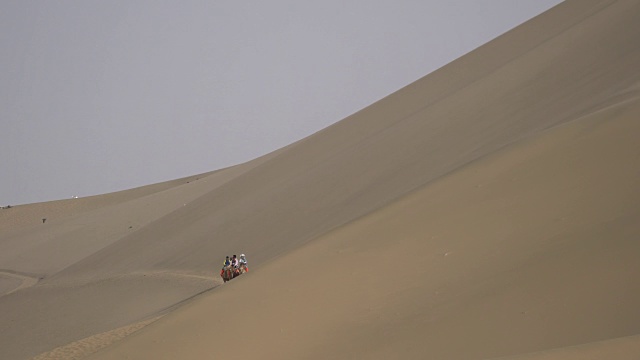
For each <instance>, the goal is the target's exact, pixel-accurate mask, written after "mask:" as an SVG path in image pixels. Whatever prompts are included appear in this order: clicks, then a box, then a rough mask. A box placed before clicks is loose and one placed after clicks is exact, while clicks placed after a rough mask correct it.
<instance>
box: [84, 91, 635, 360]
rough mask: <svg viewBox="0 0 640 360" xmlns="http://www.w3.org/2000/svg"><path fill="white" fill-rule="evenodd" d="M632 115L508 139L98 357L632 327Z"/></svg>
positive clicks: (429, 353) (500, 347)
mask: <svg viewBox="0 0 640 360" xmlns="http://www.w3.org/2000/svg"><path fill="white" fill-rule="evenodd" d="M639 115H640V97H638V98H636V99H634V100H632V101H627V102H625V103H622V104H618V105H615V106H611V107H608V108H606V109H603V110H600V111H597V112H595V113H593V114H592V115H589V116H586V117H583V118H580V119H578V120H576V121H574V122H571V123H570V124H568V125H564V126H561V127H558V128H554V129H552V130H551V131H549V132H547V133H544V134H543V135H540V136H538V137H536V138H534V139H530V140H526V141H524V142H522V143H520V144H517V145H514V146H511V147H508V148H506V149H504V150H502V151H501V152H499V153H497V154H494V155H492V156H490V157H487V158H485V159H482V160H481V161H478V162H475V163H473V164H471V165H469V166H467V167H465V168H464V169H462V170H460V171H457V172H455V173H453V174H451V175H449V176H446V177H444V178H443V179H440V180H438V181H437V182H435V183H433V184H430V185H428V186H426V187H424V188H421V189H419V190H417V191H415V192H413V193H411V194H410V195H408V196H407V197H405V198H403V199H401V200H400V201H398V202H395V203H393V204H391V205H389V206H387V207H384V208H383V209H381V210H379V211H377V212H375V213H372V214H370V215H367V216H365V217H363V218H361V219H359V220H357V221H355V222H353V223H351V224H348V225H346V226H344V227H341V228H339V229H337V230H335V231H333V232H331V233H329V234H328V235H325V236H323V237H321V238H319V239H317V240H315V241H314V242H313V243H311V244H309V245H307V246H305V247H303V248H301V249H299V250H297V251H293V252H291V253H289V254H287V255H285V256H283V257H281V258H280V259H279V260H278V261H276V262H272V263H269V264H268V265H266V266H264V267H263V268H260V269H259V270H257V271H255V272H252V273H250V274H248V275H247V276H246V277H243V278H240V279H238V281H233V282H231V283H229V284H227V285H225V286H223V287H222V288H218V289H216V291H215V292H212V293H210V294H207V295H206V296H203V297H201V298H199V299H197V300H195V301H193V302H192V303H190V304H188V305H186V306H184V307H182V308H180V309H178V310H176V311H175V312H174V313H171V314H169V315H168V316H167V317H165V318H163V319H161V320H159V321H158V322H156V323H154V324H153V325H151V326H149V327H147V328H145V329H143V330H142V331H141V332H139V333H137V334H134V335H133V336H131V337H130V338H129V339H127V340H125V341H123V342H122V343H119V344H116V345H115V346H114V347H112V348H109V349H108V350H107V351H106V352H104V353H101V354H100V355H99V356H96V357H95V359H116V358H123V357H124V356H129V357H131V358H154V359H175V358H182V359H202V358H209V357H210V356H212V354H219V355H221V354H224V357H225V358H229V359H240V358H261V359H278V358H285V359H334V358H336V359H337V358H348V359H354V358H357V359H389V358H405V357H409V358H433V359H482V358H490V357H495V356H502V355H509V354H518V353H526V352H533V351H538V350H543V349H549V348H558V347H565V346H570V345H576V344H583V343H587V342H593V341H599V340H605V339H610V338H617V337H623V336H628V335H634V334H638V333H640V313H638V312H637V311H636V308H637V304H638V301H640V283H638V281H637V275H638V274H639V273H640V262H638V261H637V259H638V256H639V255H640V243H639V242H638V241H637V239H638V237H639V236H640V221H638V220H639V219H640V187H639V186H638V182H637V180H638V178H639V177H640V166H639V165H640V143H639V142H638V141H637V136H636V134H637V133H638V131H640V118H639ZM291 269H295V271H291ZM620 346H621V347H625V346H626V349H627V350H626V352H625V353H626V354H627V356H631V355H634V356H635V355H637V353H635V354H634V353H629V351H632V350H633V349H637V342H631V343H629V344H625V343H623V344H620ZM610 348H611V349H609V350H610V351H615V350H617V349H618V348H619V346H618V345H616V344H612V345H611V346H610ZM239 350H241V351H239ZM613 353H614V352H611V354H613ZM605 358H610V357H605ZM629 358H630V357H629Z"/></svg>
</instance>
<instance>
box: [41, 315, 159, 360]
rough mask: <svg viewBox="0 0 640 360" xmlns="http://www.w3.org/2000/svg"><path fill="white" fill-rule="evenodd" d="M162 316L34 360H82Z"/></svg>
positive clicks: (77, 343)
mask: <svg viewBox="0 0 640 360" xmlns="http://www.w3.org/2000/svg"><path fill="white" fill-rule="evenodd" d="M162 316H164V315H161V316H157V317H154V318H152V319H149V320H144V321H140V322H137V323H134V324H131V325H127V326H123V327H120V328H117V329H114V330H110V331H105V332H103V333H100V334H97V335H93V336H89V337H86V338H84V339H82V340H78V341H74V342H72V343H70V344H67V345H64V346H60V347H58V348H55V349H53V350H51V351H48V352H46V353H42V354H40V355H38V356H36V357H33V358H32V360H53V359H69V360H73V359H82V358H85V357H87V356H89V355H91V354H93V353H95V352H97V351H98V350H100V349H103V348H105V347H107V346H110V345H112V344H114V343H115V342H117V341H120V340H122V339H124V338H125V337H127V336H129V335H131V334H133V333H135V332H136V331H138V330H140V329H142V328H144V327H145V326H147V325H149V324H151V323H153V322H155V321H156V320H158V319H160V318H161V317H162Z"/></svg>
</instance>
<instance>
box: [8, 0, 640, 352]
mask: <svg viewBox="0 0 640 360" xmlns="http://www.w3.org/2000/svg"><path fill="white" fill-rule="evenodd" d="M638 39H640V2H639V1H631V0H626V1H613V0H611V1H596V0H584V1H577V0H575V1H566V2H564V3H563V4H561V5H559V6H557V7H555V8H553V9H551V10H550V11H549V12H547V13H545V14H543V15H541V16H539V17H536V18H535V19H532V20H531V21H529V22H527V23H525V24H523V25H522V26H519V27H518V28H516V29H514V30H512V31H510V32H508V33H507V34H505V35H503V36H501V37H499V38H497V39H495V40H494V41H491V42H489V43H488V44H486V45H484V46H482V47H480V48H478V49H477V50H475V51H473V52H471V53H469V54H468V55H466V56H464V57H462V58H460V59H458V60H456V61H454V62H453V63H451V64H449V65H447V66H445V67H443V68H442V69H440V70H438V71H436V72H434V73H432V74H430V75H428V76H426V77H425V78H423V79H420V80H418V81H417V82H415V83H413V84H411V85H409V86H407V87H406V88H404V89H402V90H400V91H398V92H397V93H394V94H392V95H390V96H388V97H387V98H385V99H382V100H381V101H379V102H377V103H375V104H373V105H371V106H370V107H367V108H365V109H363V110H361V111H360V112H358V113H356V114H353V115H352V116H350V117H348V118H346V119H344V120H343V121H341V122H338V123H336V124H335V125H333V126H331V127H329V128H327V129H325V130H322V131H320V132H318V133H316V134H314V135H312V136H310V137H308V138H306V139H303V140H300V141H298V142H296V143H294V144H291V145H290V146H288V147H285V148H283V149H281V150H279V151H277V152H274V153H271V154H268V155H266V156H264V157H261V158H258V159H256V160H253V161H251V162H248V163H246V164H242V165H238V166H235V167H231V168H228V169H223V170H219V171H216V172H212V173H208V174H203V175H199V176H193V177H190V178H185V179H180V180H175V181H172V182H167V183H163V184H156V185H150V186H148V187H143V188H139V189H132V190H127V191H123V192H119V193H114V194H106V195H101V196H96V197H91V198H86V199H70V200H64V201H57V202H50V203H43V204H32V205H24V206H18V207H15V208H11V209H2V210H0V229H1V231H0V271H2V272H1V273H0V274H2V276H0V291H3V293H4V296H0V323H1V324H6V326H4V325H3V330H2V336H1V337H0V358H2V359H5V358H6V359H25V358H30V357H33V356H36V355H38V354H42V358H60V357H62V358H86V357H87V356H89V357H90V358H92V359H120V358H127V357H129V358H132V359H147V358H154V359H178V358H179V359H203V358H214V357H218V356H224V357H226V358H240V357H243V358H260V359H276V358H277V359H282V358H290V359H316V358H317V359H327V358H362V359H365V358H366V359H370V358H374V359H389V358H400V357H402V356H412V357H419V358H433V359H490V358H499V357H513V359H516V356H547V355H548V356H563V355H557V354H571V355H568V356H574V357H576V356H580V355H575V354H583V355H584V354H597V353H598V351H600V352H602V353H606V354H620V353H623V354H626V355H628V356H631V355H632V353H633V349H635V348H637V347H635V346H636V345H635V344H636V343H637V341H635V340H634V339H635V338H634V337H633V336H634V335H638V334H640V318H639V317H640V313H639V312H638V311H637V310H636V308H637V306H636V304H638V303H639V300H640V289H639V288H640V285H639V284H638V282H637V277H638V275H639V274H640V271H639V270H640V262H638V261H637V259H638V258H639V257H638V255H640V243H638V241H637V239H638V238H639V235H640V221H639V220H640V186H639V184H640V182H639V181H638V180H639V179H640V142H639V141H637V138H638V136H637V134H638V131H639V130H640V100H639V99H640V42H639V41H638ZM416 46H419V45H418V44H417V45H416ZM44 218H46V219H47V220H46V221H45V222H43V221H42V219H44ZM242 252H244V253H246V254H247V255H248V259H249V262H250V268H251V272H250V273H248V274H246V275H243V276H242V277H240V278H238V279H236V280H233V281H232V282H230V283H227V284H224V285H223V286H218V285H221V280H220V278H219V277H218V274H217V272H218V271H219V268H220V265H221V262H222V260H223V259H224V256H225V255H231V254H234V253H235V254H239V253H242ZM9 274H10V275H9ZM24 279H31V280H30V281H31V282H30V283H29V284H28V285H30V286H24V285H23V284H24ZM34 279H35V281H34ZM161 315H164V316H163V317H162V318H161V319H159V320H157V321H155V322H152V323H151V320H153V319H156V318H157V317H158V316H161ZM148 323H150V325H147V326H144V327H143V326H142V325H140V324H143V325H146V324H148ZM101 334H102V336H101ZM122 334H124V335H122ZM121 335H122V336H121ZM121 338H124V339H123V340H119V341H116V340H118V339H121ZM615 339H622V340H615ZM629 339H631V340H629ZM74 349H75V350H74ZM76 350H77V351H76ZM98 350H99V351H98ZM50 351H53V352H50ZM95 351H98V352H97V353H95V354H93V355H91V354H92V353H94V352H95ZM541 354H542V355H541ZM585 356H586V355H585ZM620 356H622V355H620ZM525 358H526V357H525ZM541 358H542V359H544V357H541ZM532 359H535V357H532Z"/></svg>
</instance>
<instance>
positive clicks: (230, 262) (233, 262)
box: [220, 254, 249, 282]
mask: <svg viewBox="0 0 640 360" xmlns="http://www.w3.org/2000/svg"><path fill="white" fill-rule="evenodd" d="M246 272H249V268H248V267H247V259H246V257H245V255H244V254H242V255H240V259H238V258H237V257H236V256H235V255H233V258H231V259H230V258H229V256H227V258H226V260H225V261H224V264H223V265H222V270H220V277H222V281H224V282H227V281H231V279H233V278H235V277H238V276H240V275H242V274H244V273H246Z"/></svg>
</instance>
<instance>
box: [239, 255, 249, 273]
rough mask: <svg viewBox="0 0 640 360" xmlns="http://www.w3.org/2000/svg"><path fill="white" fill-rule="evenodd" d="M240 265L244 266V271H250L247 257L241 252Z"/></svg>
mask: <svg viewBox="0 0 640 360" xmlns="http://www.w3.org/2000/svg"><path fill="white" fill-rule="evenodd" d="M239 262H240V266H241V267H244V271H249V267H247V258H246V257H245V256H244V254H240V260H239Z"/></svg>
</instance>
